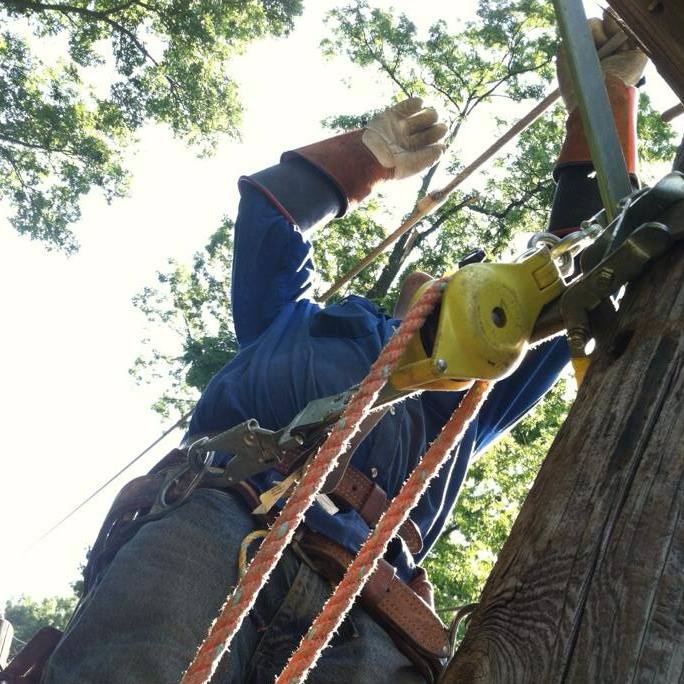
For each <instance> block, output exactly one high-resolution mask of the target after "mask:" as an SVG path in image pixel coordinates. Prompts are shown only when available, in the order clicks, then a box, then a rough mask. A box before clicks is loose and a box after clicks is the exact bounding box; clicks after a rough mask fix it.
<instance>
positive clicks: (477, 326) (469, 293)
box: [390, 247, 565, 391]
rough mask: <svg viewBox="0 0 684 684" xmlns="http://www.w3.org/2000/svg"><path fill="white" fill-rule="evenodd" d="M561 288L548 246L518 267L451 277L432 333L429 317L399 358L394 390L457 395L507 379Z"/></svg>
mask: <svg viewBox="0 0 684 684" xmlns="http://www.w3.org/2000/svg"><path fill="white" fill-rule="evenodd" d="M428 286H429V283H426V284H425V285H423V287H422V288H421V289H420V290H418V292H417V293H416V295H415V297H414V301H415V300H416V299H417V298H418V297H419V296H420V295H421V294H422V292H423V290H424V288H426V287H428ZM564 287H565V286H564V284H563V281H562V279H561V277H560V274H559V272H558V269H557V268H556V265H555V264H554V262H553V259H552V258H551V253H550V252H549V250H548V249H547V248H546V247H540V248H539V249H538V250H537V251H536V252H534V253H533V254H531V255H530V256H528V257H526V258H524V259H523V260H522V261H520V262H518V263H513V264H497V263H494V264H489V263H480V264H469V265H468V266H464V267H463V268H462V269H460V270H459V271H455V272H454V274H453V276H452V277H451V280H450V281H449V282H448V283H447V285H446V288H445V290H444V294H443V296H442V301H441V303H440V305H439V309H438V311H437V312H436V313H435V314H433V316H434V318H436V319H437V329H436V332H435V331H434V318H433V320H430V319H428V321H427V322H426V323H425V325H424V326H423V328H424V329H423V331H422V334H419V335H416V336H415V337H414V339H413V340H411V342H410V343H409V346H408V348H407V349H406V351H405V352H404V354H403V356H402V357H401V358H400V359H399V362H398V364H397V367H396V369H395V371H394V372H393V374H392V376H391V377H390V383H391V385H392V387H393V388H394V389H396V390H402V391H406V390H411V389H426V390H462V389H465V388H467V387H468V386H469V385H470V384H471V383H472V381H473V380H475V379H483V380H498V379H500V378H503V377H505V376H506V375H509V374H510V373H512V372H513V371H514V370H515V369H516V368H517V366H518V365H519V364H520V362H521V361H522V359H523V357H524V355H525V352H526V351H527V348H528V346H529V339H530V335H531V333H532V329H533V327H534V324H535V321H536V320H537V317H538V316H539V313H540V311H541V309H542V307H543V306H544V305H545V304H547V303H548V302H550V301H552V300H553V299H555V298H556V297H558V296H560V294H561V293H562V292H563V289H564ZM429 330H432V331H433V332H432V334H430V333H429V332H427V331H429ZM426 346H427V347H428V348H427V349H426ZM430 346H431V347H432V348H431V349H430V348H429V347H430Z"/></svg>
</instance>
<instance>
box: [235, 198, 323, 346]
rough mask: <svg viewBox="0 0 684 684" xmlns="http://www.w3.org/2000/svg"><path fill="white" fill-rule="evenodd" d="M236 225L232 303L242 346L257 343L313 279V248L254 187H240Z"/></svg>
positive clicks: (236, 330) (300, 295)
mask: <svg viewBox="0 0 684 684" xmlns="http://www.w3.org/2000/svg"><path fill="white" fill-rule="evenodd" d="M241 194H242V198H241V200H240V207H239V209H238V217H237V220H236V222H235V241H234V251H233V277H232V285H231V288H232V292H231V300H232V304H233V321H234V324H235V332H236V335H237V340H238V343H239V344H240V346H244V345H246V344H249V343H250V342H252V341H253V340H254V339H256V338H257V337H258V336H259V335H260V334H261V333H262V332H263V331H264V330H265V329H266V328H267V327H268V326H269V325H270V324H271V322H272V321H273V320H274V319H275V317H276V316H277V315H278V313H279V312H280V311H281V309H282V308H283V307H284V306H285V305H286V304H289V303H290V302H294V301H297V300H299V299H302V298H304V297H305V296H306V295H307V293H308V291H309V289H310V287H311V282H312V277H313V271H314V267H313V262H312V260H311V244H310V243H309V242H308V241H307V240H306V239H305V238H304V236H303V235H302V233H301V232H300V230H299V229H298V228H296V227H295V226H293V225H292V224H291V223H290V222H289V221H287V220H286V219H285V218H284V217H283V215H282V214H281V213H280V212H279V211H278V210H277V209H276V208H275V207H274V206H273V205H272V204H271V203H270V202H269V201H268V200H267V199H266V197H265V196H264V195H263V194H262V193H261V192H259V191H258V190H256V189H255V188H253V187H250V186H247V185H245V186H244V187H242V188H241Z"/></svg>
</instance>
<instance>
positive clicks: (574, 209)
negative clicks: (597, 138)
mask: <svg viewBox="0 0 684 684" xmlns="http://www.w3.org/2000/svg"><path fill="white" fill-rule="evenodd" d="M589 28H590V29H591V33H592V36H593V38H594V44H595V45H596V48H597V49H599V48H600V47H601V46H602V45H603V44H604V43H605V42H606V41H607V40H609V39H610V38H611V36H613V35H615V34H616V33H617V32H618V31H619V30H620V29H619V27H618V25H617V23H616V22H615V20H614V19H613V18H612V17H610V16H609V15H608V14H604V16H603V19H590V20H589ZM647 62H648V60H647V58H646V56H645V55H644V54H643V53H642V52H641V51H640V50H638V49H636V47H635V46H634V44H632V43H630V42H629V40H628V41H626V42H624V43H623V44H622V45H621V46H620V48H618V50H617V51H616V52H615V53H614V54H612V55H609V56H607V57H605V58H604V59H602V60H601V68H602V69H603V72H604V74H605V84H606V91H607V93H608V100H609V102H610V106H611V109H612V112H613V119H614V121H615V128H616V130H617V134H618V139H619V141H620V146H621V148H622V153H623V155H624V158H625V163H626V165H627V171H628V172H629V173H630V174H631V177H632V181H633V183H634V184H635V186H636V187H638V182H637V167H638V163H637V162H638V160H637V134H636V114H637V94H636V88H634V86H635V85H636V84H637V83H638V82H639V80H640V79H641V76H642V74H643V73H644V69H645V67H646V63H647ZM556 66H557V71H558V83H559V85H560V90H561V95H562V96H563V100H564V102H565V106H566V108H567V110H568V119H567V122H566V133H565V140H564V141H563V145H562V147H561V151H560V155H559V157H558V160H557V161H556V164H555V167H554V172H553V177H554V179H555V180H556V183H557V186H556V192H555V195H554V200H553V206H552V210H551V216H550V218H549V227H548V230H549V231H550V232H552V233H555V234H556V235H558V236H563V235H566V234H568V233H572V232H574V231H575V230H577V227H578V226H579V225H580V223H581V222H582V221H584V220H585V219H588V218H589V217H591V216H592V215H594V214H595V213H596V212H597V211H599V209H600V208H601V200H600V195H599V191H598V183H597V182H596V179H595V178H594V177H593V176H592V172H593V165H592V161H591V154H590V151H589V145H588V143H587V139H586V136H585V135H584V129H583V127H582V119H581V116H580V111H579V108H578V107H577V100H576V97H575V92H574V88H573V85H572V81H571V78H570V73H569V68H568V65H567V60H566V57H565V55H564V53H563V50H562V49H561V50H560V51H559V55H558V59H557V62H556Z"/></svg>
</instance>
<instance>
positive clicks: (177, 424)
mask: <svg viewBox="0 0 684 684" xmlns="http://www.w3.org/2000/svg"><path fill="white" fill-rule="evenodd" d="M193 410H194V409H191V410H190V411H188V412H187V413H186V414H185V415H183V416H181V417H180V418H179V419H178V420H177V421H176V422H175V423H174V424H173V425H172V426H171V427H170V428H168V429H166V430H165V431H164V432H163V433H162V434H161V435H160V436H159V437H157V439H155V440H154V442H152V444H150V445H149V446H148V447H147V448H146V449H143V450H142V451H141V452H140V453H139V454H138V455H137V456H136V457H135V458H134V459H132V460H131V461H129V462H128V463H127V464H126V465H125V466H123V467H122V468H121V469H119V470H118V471H117V472H116V473H114V475H112V476H111V477H110V478H109V479H108V480H107V481H106V482H104V483H103V484H101V485H100V486H99V487H98V488H97V489H96V490H95V491H94V492H93V493H92V494H90V495H88V496H87V497H86V498H85V499H83V501H81V503H79V504H78V505H77V506H75V507H74V508H72V509H71V510H70V511H69V512H68V513H67V514H66V515H65V516H64V517H63V518H61V519H60V520H58V521H57V522H56V523H55V524H54V525H53V526H52V527H51V528H50V529H49V530H47V532H43V534H41V535H40V537H38V538H37V539H35V540H34V541H33V542H31V544H30V545H29V546H28V547H26V550H25V552H28V551H31V550H32V549H33V548H35V547H36V546H37V545H38V544H39V543H40V542H42V541H43V539H45V538H46V537H47V536H49V535H50V534H52V533H53V532H54V531H55V530H56V529H57V528H58V527H60V526H61V525H63V524H64V523H65V522H66V521H67V520H69V518H71V517H72V516H73V515H75V514H76V513H78V511H80V510H81V509H82V508H83V507H84V506H85V505H86V504H87V503H88V502H89V501H92V500H93V499H94V498H95V497H96V496H97V495H98V494H99V493H100V492H101V491H102V490H103V489H105V488H106V487H108V486H109V485H110V484H111V483H112V482H114V480H116V479H117V478H118V477H119V476H120V475H122V474H123V473H125V472H126V471H127V470H128V469H129V468H130V467H131V466H133V465H134V464H135V463H137V462H138V461H139V460H140V459H141V458H142V457H143V456H145V454H147V453H148V452H149V451H150V450H151V449H153V448H154V447H155V446H157V444H159V442H161V441H162V440H163V439H164V438H165V437H167V436H168V435H170V434H171V433H172V432H173V431H174V430H175V429H176V428H178V427H180V426H181V425H182V424H183V423H184V422H185V421H186V420H187V419H188V418H189V417H190V416H191V415H192V412H193Z"/></svg>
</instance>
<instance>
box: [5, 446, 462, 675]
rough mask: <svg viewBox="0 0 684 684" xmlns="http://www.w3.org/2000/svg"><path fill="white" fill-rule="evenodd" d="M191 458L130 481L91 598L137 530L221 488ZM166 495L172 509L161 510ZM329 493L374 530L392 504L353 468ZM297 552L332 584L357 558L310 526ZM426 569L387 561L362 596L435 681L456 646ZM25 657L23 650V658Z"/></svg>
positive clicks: (93, 565) (181, 456)
mask: <svg viewBox="0 0 684 684" xmlns="http://www.w3.org/2000/svg"><path fill="white" fill-rule="evenodd" d="M187 456H188V454H187V450H186V449H174V450H173V451H171V452H170V453H169V454H167V455H166V456H165V457H164V458H163V459H162V460H161V461H160V462H159V463H157V465H155V466H154V468H152V470H151V471H150V472H149V473H148V474H147V475H143V476H141V477H138V478H135V479H134V480H131V481H130V482H128V483H127V484H126V485H124V487H123V488H122V489H121V491H120V492H119V493H118V494H117V496H116V498H115V499H114V502H113V503H112V506H111V508H110V510H109V512H108V513H107V516H106V518H105V520H104V523H103V524H102V527H101V528H100V531H99V533H98V536H97V539H96V540H95V543H94V545H93V547H92V549H91V552H90V555H89V558H88V564H87V566H86V568H85V571H84V592H85V593H87V592H88V591H90V589H91V588H93V586H94V584H95V581H96V579H97V577H98V576H99V575H100V573H101V572H102V571H103V570H104V569H105V568H106V567H107V566H108V565H109V563H110V562H111V561H112V559H113V558H114V556H115V555H116V553H117V552H118V550H119V549H120V548H121V547H122V546H123V545H124V544H125V543H126V542H127V541H128V540H130V539H131V538H132V537H133V535H134V534H135V533H136V532H137V530H138V529H139V528H140V527H141V526H142V525H143V524H145V523H146V522H148V521H150V520H154V519H157V518H160V517H162V516H163V515H165V513H166V512H168V511H169V510H171V508H173V507H174V506H175V505H178V504H179V503H181V502H182V501H183V500H184V498H185V496H186V495H187V492H188V491H190V490H191V487H190V485H191V484H192V487H194V486H196V487H210V488H219V487H216V484H215V483H214V482H212V480H211V479H207V480H206V481H204V480H202V479H199V481H196V482H191V481H192V480H193V477H195V475H194V474H193V473H192V471H189V470H188V469H187V467H186V466H187V460H188V459H187ZM220 489H224V490H228V489H229V490H232V491H236V492H237V493H239V494H240V495H241V496H242V498H243V499H244V500H245V501H246V503H247V505H248V506H250V507H251V508H252V509H253V508H254V506H255V505H256V504H258V503H259V497H258V493H257V492H256V491H255V490H254V489H253V488H252V487H251V486H250V485H249V483H248V482H246V481H244V482H239V483H236V484H235V485H231V486H229V487H220ZM162 491H163V492H164V495H163V497H162V498H163V500H164V502H165V506H164V507H162V508H161V509H160V508H159V506H158V504H159V499H160V492H162ZM329 496H330V498H331V499H332V500H333V501H334V503H335V505H336V506H338V507H339V508H340V509H342V510H345V509H346V510H348V509H354V510H356V511H357V512H358V513H359V515H360V516H361V517H362V518H363V520H364V521H365V522H366V523H367V524H368V525H369V527H373V526H375V524H376V523H377V521H378V520H379V518H380V516H381V515H382V513H383V512H384V510H385V509H386V508H387V506H388V505H389V500H388V498H387V495H386V494H385V492H384V491H383V490H382V488H381V487H379V486H378V485H377V484H376V483H375V482H374V481H373V480H372V479H370V478H368V477H366V476H365V475H364V474H363V473H361V472H360V471H359V470H357V469H356V468H354V467H352V466H348V467H347V469H346V472H345V474H344V476H343V477H342V478H341V479H340V481H339V483H338V484H337V486H336V487H335V489H334V490H333V491H332V492H330V493H329ZM399 536H400V537H401V538H402V539H403V540H404V542H405V543H406V545H407V546H408V548H409V550H410V551H411V552H412V553H414V554H415V553H418V552H419V551H420V550H421V548H422V539H421V535H420V531H419V529H418V527H417V526H416V525H415V523H413V521H411V520H407V521H406V523H404V525H402V527H401V528H400V531H399ZM294 550H295V551H296V552H298V553H300V554H303V555H302V557H303V559H304V560H307V561H309V562H310V563H311V564H312V565H313V566H314V567H315V568H316V569H317V571H318V572H320V574H322V575H323V576H325V577H326V578H328V579H330V580H332V581H339V579H340V578H341V577H342V575H343V573H344V570H345V569H346V568H347V566H348V565H349V563H350V561H351V559H352V554H351V553H349V552H348V551H346V550H345V549H344V548H342V547H341V546H339V545H337V544H335V543H334V542H332V541H330V540H328V539H327V538H325V537H323V536H321V535H317V534H314V533H313V532H311V531H309V530H307V529H306V528H304V527H302V532H301V534H299V541H298V543H297V544H295V546H294ZM421 572H422V573H423V574H422V575H421V574H419V575H418V576H417V577H416V578H415V579H414V580H413V581H412V582H411V584H410V585H408V584H406V583H404V582H403V581H402V580H400V579H399V578H398V577H397V576H396V573H395V569H394V567H393V566H391V565H390V564H389V563H387V562H386V561H384V560H381V561H380V563H379V565H378V568H377V569H376V571H375V572H374V573H373V575H372V577H371V579H370V580H369V582H368V584H367V586H366V587H365V589H364V591H363V592H362V594H361V601H362V603H363V605H364V608H366V609H367V610H368V612H369V613H371V614H372V615H373V617H374V618H375V619H376V620H377V621H378V623H379V624H381V625H382V626H383V627H384V628H385V629H386V630H387V632H388V633H389V634H390V636H391V637H392V639H393V641H394V642H395V643H396V645H397V647H398V648H399V649H400V650H401V651H402V652H403V653H404V654H405V655H406V656H407V657H408V658H409V659H410V660H411V661H412V662H413V663H414V664H415V665H416V667H418V668H419V670H420V671H421V672H422V673H423V675H424V676H425V677H426V678H427V680H428V681H429V682H434V681H436V679H437V677H438V676H439V673H440V672H441V671H442V670H443V668H444V666H445V665H446V658H447V656H448V654H449V641H448V636H447V632H446V630H445V628H444V625H443V624H442V622H441V621H440V619H439V618H438V617H437V615H436V614H435V613H434V612H433V610H432V607H431V604H432V596H431V587H430V585H429V582H428V581H427V578H426V576H425V575H424V572H423V571H422V569H421ZM55 645H56V643H55ZM53 648H54V647H53ZM53 648H51V649H50V650H49V652H48V653H46V654H43V653H41V657H40V661H41V662H40V663H39V664H38V663H36V667H38V666H39V668H40V670H42V667H43V665H44V663H45V661H46V660H47V658H48V657H49V655H50V653H51V652H52V650H53ZM21 656H22V653H20V654H19V655H18V656H17V658H20V657H21ZM0 681H2V680H1V679H0ZM17 681H25V680H23V679H22V680H17ZM27 681H28V680H27Z"/></svg>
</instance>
